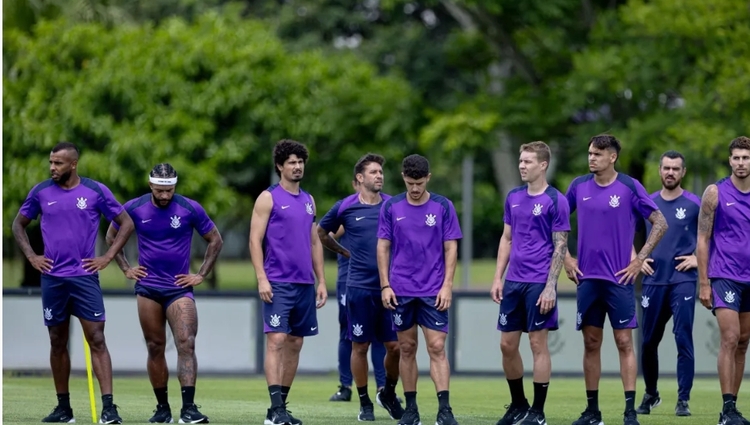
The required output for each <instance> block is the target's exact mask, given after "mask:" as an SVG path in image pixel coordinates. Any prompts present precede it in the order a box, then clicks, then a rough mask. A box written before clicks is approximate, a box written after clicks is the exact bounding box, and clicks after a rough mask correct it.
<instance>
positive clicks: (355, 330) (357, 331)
mask: <svg viewBox="0 0 750 425" xmlns="http://www.w3.org/2000/svg"><path fill="white" fill-rule="evenodd" d="M363 333H364V332H362V325H360V324H359V323H355V324H354V325H352V334H353V335H354V336H362V334H363Z"/></svg>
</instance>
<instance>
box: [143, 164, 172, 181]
mask: <svg viewBox="0 0 750 425" xmlns="http://www.w3.org/2000/svg"><path fill="white" fill-rule="evenodd" d="M148 175H149V177H161V178H163V179H171V178H175V177H177V170H175V169H174V167H172V165H170V164H169V163H167V162H162V163H161V164H156V165H154V168H152V169H151V172H150V173H149V174H148Z"/></svg>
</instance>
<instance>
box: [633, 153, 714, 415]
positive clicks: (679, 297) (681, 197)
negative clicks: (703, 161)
mask: <svg viewBox="0 0 750 425" xmlns="http://www.w3.org/2000/svg"><path fill="white" fill-rule="evenodd" d="M659 175H660V176H661V185H662V188H661V190H660V191H658V192H654V193H652V194H651V199H653V200H654V202H655V203H656V206H658V207H659V210H660V211H661V212H662V214H663V215H664V217H665V218H666V220H667V224H668V225H669V229H668V230H667V232H666V233H665V234H664V238H662V240H661V242H659V245H657V246H656V248H655V249H654V250H653V251H652V253H651V256H650V257H649V258H647V259H646V260H645V261H644V262H643V267H642V268H641V272H643V291H642V298H641V306H642V307H643V318H642V320H643V339H642V341H641V369H642V370H643V380H644V381H645V383H646V392H645V394H643V401H642V402H641V405H640V406H639V407H638V409H637V410H636V411H637V412H638V413H639V414H641V415H648V414H650V413H651V409H653V408H654V407H656V406H658V405H659V404H661V397H659V391H658V390H657V386H656V383H657V381H658V379H659V343H660V342H661V339H662V337H663V336H664V329H665V328H666V326H667V322H668V321H669V319H670V317H673V318H674V326H673V327H674V337H675V342H676V344H677V384H678V389H677V405H676V407H675V414H676V415H677V416H690V409H689V407H688V401H689V400H690V390H691V389H692V387H693V376H694V375H695V358H694V357H693V320H694V318H695V295H696V283H697V280H698V270H697V269H696V267H697V262H696V258H695V255H694V253H695V243H696V237H697V232H698V212H699V211H700V198H698V196H696V195H694V194H692V193H690V192H688V191H687V190H685V189H683V188H682V187H681V185H680V184H681V182H682V179H683V177H685V158H684V157H683V156H682V154H681V153H679V152H675V151H667V152H665V153H664V154H662V156H661V159H660V160H659ZM645 224H646V231H647V232H650V231H651V227H652V226H651V223H649V222H646V223H645Z"/></svg>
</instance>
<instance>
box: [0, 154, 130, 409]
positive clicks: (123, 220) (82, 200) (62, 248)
mask: <svg viewBox="0 0 750 425" xmlns="http://www.w3.org/2000/svg"><path fill="white" fill-rule="evenodd" d="M78 156H79V151H78V148H77V147H76V146H75V145H74V144H72V143H68V142H61V143H58V144H57V145H56V146H55V147H54V148H53V149H52V152H51V153H50V157H49V164H50V176H51V179H49V180H46V181H43V182H41V183H39V184H37V185H36V186H34V188H32V189H31V191H30V192H29V194H28V196H27V197H26V200H25V201H24V203H23V205H21V208H20V210H19V211H18V215H16V218H15V220H13V226H12V228H13V236H14V237H15V239H16V242H17V243H18V245H19V247H20V248H21V251H23V254H24V255H25V256H26V258H27V259H28V260H29V262H30V263H31V265H32V266H33V267H34V268H35V269H37V270H39V271H40V272H41V273H42V282H41V287H42V311H43V312H44V324H45V326H47V328H48V331H49V337H50V346H51V347H50V366H51V368H52V379H53V380H54V382H55V390H56V391H57V403H58V404H57V406H56V407H55V409H54V410H53V411H52V413H50V414H49V415H48V416H47V417H45V418H44V419H42V422H75V419H74V417H73V409H71V407H70V388H69V380H70V354H69V353H68V339H69V337H70V316H71V315H73V316H76V317H78V319H79V321H80V322H81V327H82V328H83V333H84V336H85V338H86V341H87V342H88V344H89V347H90V349H91V359H92V366H93V368H94V373H95V374H96V377H97V379H98V380H99V387H100V389H101V394H102V404H103V408H102V413H101V417H100V418H99V420H100V422H101V423H105V424H115V423H116V424H119V423H122V419H121V418H120V415H119V414H118V413H117V406H116V405H115V404H114V402H113V398H112V359H111V358H110V355H109V350H108V349H107V343H106V340H105V337H104V322H105V317H106V316H105V314H104V313H105V311H104V298H103V296H102V290H101V287H100V286H99V273H98V272H99V270H102V269H104V268H105V267H107V265H109V263H110V262H111V261H112V259H114V257H115V254H116V253H117V252H119V251H120V250H121V249H122V247H123V246H124V245H125V243H126V242H127V240H128V238H129V237H130V235H131V233H132V232H133V220H132V219H131V218H130V216H129V215H128V214H127V213H126V212H125V210H124V209H123V207H122V205H120V203H119V202H117V199H115V197H114V196H113V195H112V192H111V191H110V190H109V188H107V186H105V185H103V184H102V183H99V182H97V181H94V180H91V179H88V178H85V177H79V176H78V172H77V171H76V168H77V166H78ZM40 214H41V227H42V236H43V238H44V254H42V255H37V254H36V253H35V252H34V250H33V249H32V248H31V245H30V244H29V238H28V235H27V234H26V227H27V226H28V225H29V224H30V223H31V221H32V220H35V219H36V218H37V217H39V215H40ZM101 215H104V217H105V218H106V219H107V220H109V221H112V220H114V221H115V222H116V223H117V224H118V225H119V226H120V227H121V228H122V231H121V232H120V234H119V235H117V238H115V239H114V240H113V241H112V245H111V246H110V248H109V250H107V252H106V253H104V255H102V256H100V257H96V258H94V255H95V252H96V251H95V250H96V237H97V235H98V233H99V220H100V216H101Z"/></svg>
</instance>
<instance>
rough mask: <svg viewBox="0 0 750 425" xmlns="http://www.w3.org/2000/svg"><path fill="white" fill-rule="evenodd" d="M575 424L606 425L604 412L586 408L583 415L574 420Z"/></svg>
mask: <svg viewBox="0 0 750 425" xmlns="http://www.w3.org/2000/svg"><path fill="white" fill-rule="evenodd" d="M573 425H604V421H602V412H601V411H599V410H589V409H586V410H584V411H583V413H581V417H580V418H578V420H576V421H575V422H573Z"/></svg>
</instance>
